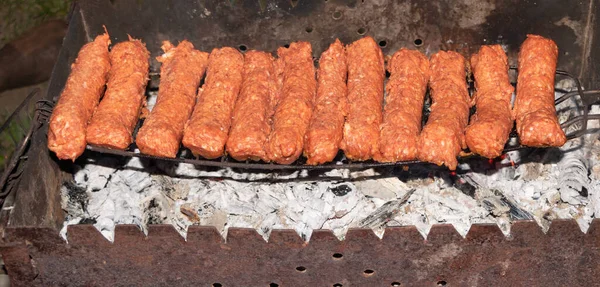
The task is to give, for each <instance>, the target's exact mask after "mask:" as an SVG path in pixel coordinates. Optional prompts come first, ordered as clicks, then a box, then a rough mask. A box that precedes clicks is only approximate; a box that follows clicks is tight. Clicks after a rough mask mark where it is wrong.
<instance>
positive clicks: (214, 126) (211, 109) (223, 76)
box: [183, 47, 244, 159]
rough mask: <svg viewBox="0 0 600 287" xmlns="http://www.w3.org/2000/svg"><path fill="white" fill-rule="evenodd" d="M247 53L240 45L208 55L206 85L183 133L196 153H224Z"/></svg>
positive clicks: (186, 143) (186, 141) (204, 155)
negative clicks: (244, 54)
mask: <svg viewBox="0 0 600 287" xmlns="http://www.w3.org/2000/svg"><path fill="white" fill-rule="evenodd" d="M243 67H244V56H242V54H241V53H240V52H238V51H237V50H236V49H233V48H229V47H226V48H222V49H214V50H213V51H212V52H211V53H210V56H209V58H208V68H207V71H206V79H205V81H204V85H203V86H202V88H201V89H200V90H199V91H198V102H197V103H196V106H195V107H194V112H193V113H192V117H191V118H190V120H189V121H188V123H187V125H186V127H185V130H184V133H183V145H184V146H185V147H187V148H189V149H190V150H191V151H192V153H193V154H194V155H200V156H202V157H204V158H208V159H213V158H217V157H220V156H222V155H223V153H224V151H225V143H226V142H227V136H228V134H229V128H230V126H231V115H232V112H233V107H234V105H235V100H236V99H237V96H238V94H239V92H240V87H241V86H242V69H243Z"/></svg>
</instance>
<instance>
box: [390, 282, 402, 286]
mask: <svg viewBox="0 0 600 287" xmlns="http://www.w3.org/2000/svg"><path fill="white" fill-rule="evenodd" d="M400 285H402V284H400V282H392V284H391V286H394V287H398V286H400Z"/></svg>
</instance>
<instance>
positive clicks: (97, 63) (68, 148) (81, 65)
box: [48, 33, 110, 161]
mask: <svg viewBox="0 0 600 287" xmlns="http://www.w3.org/2000/svg"><path fill="white" fill-rule="evenodd" d="M109 44H110V38H109V36H108V33H104V34H102V35H100V36H98V37H96V39H95V40H94V41H93V42H91V43H88V44H85V45H84V46H83V47H82V48H81V50H80V51H79V53H78V55H77V59H76V60H75V63H74V64H73V65H72V66H71V74H70V75H69V78H68V79H67V83H66V84H65V88H64V90H63V91H62V94H61V95H60V98H59V99H58V103H57V104H56V106H55V107H54V111H53V112H52V116H51V117H50V126H49V129H48V148H49V149H50V150H51V151H53V152H54V153H56V156H57V157H58V158H59V159H70V160H72V161H75V159H76V158H78V157H79V156H80V155H81V154H82V153H83V151H84V150H85V146H86V139H85V138H86V129H87V126H88V122H89V120H90V118H91V117H92V114H93V113H94V110H95V109H96V106H97V105H98V102H99V101H100V98H101V97H102V93H103V92H104V88H105V86H106V81H107V78H108V73H109V70H110V56H109V54H108V45H109Z"/></svg>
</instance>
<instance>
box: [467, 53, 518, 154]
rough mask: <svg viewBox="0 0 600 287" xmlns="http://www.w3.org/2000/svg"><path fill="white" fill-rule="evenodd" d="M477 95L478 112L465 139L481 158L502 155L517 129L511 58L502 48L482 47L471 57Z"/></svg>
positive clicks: (472, 119) (475, 98)
mask: <svg viewBox="0 0 600 287" xmlns="http://www.w3.org/2000/svg"><path fill="white" fill-rule="evenodd" d="M471 68H472V70H473V74H474V76H475V88H476V90H477V92H476V93H475V95H474V97H473V102H475V106H476V107H477V112H476V113H475V114H474V115H473V117H472V118H471V123H470V124H469V126H468V127H467V129H466V132H465V138H466V142H467V146H468V147H469V149H470V150H471V151H472V152H474V153H476V154H479V155H481V156H484V157H487V158H495V157H498V156H500V155H501V154H502V150H503V149H504V145H505V144H506V141H507V140H508V135H509V134H510V131H511V129H512V127H513V118H512V112H511V105H510V100H511V97H512V93H513V91H514V88H513V86H512V85H511V84H510V81H509V80H508V58H507V57H506V53H504V50H502V47H501V46H500V45H492V46H482V47H481V48H480V49H479V53H477V54H475V55H473V56H472V57H471Z"/></svg>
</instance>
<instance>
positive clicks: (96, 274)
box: [0, 219, 600, 286]
mask: <svg viewBox="0 0 600 287" xmlns="http://www.w3.org/2000/svg"><path fill="white" fill-rule="evenodd" d="M68 233H69V242H68V243H67V242H65V241H64V240H62V238H60V236H59V235H58V233H57V232H56V230H55V229H52V228H36V227H30V228H28V227H7V228H6V230H5V233H4V237H3V241H2V242H1V243H0V253H2V255H3V258H4V261H5V264H6V269H7V270H8V273H9V275H13V276H12V277H11V280H12V282H13V284H14V285H15V286H21V285H23V286H27V285H89V286H99V285H106V284H109V285H134V286H138V285H139V286H141V285H148V284H151V285H155V286H167V285H188V284H197V283H207V282H210V283H220V284H222V285H223V286H237V285H243V286H257V285H263V286H264V285H269V284H270V283H275V284H278V285H292V286H298V285H303V286H317V285H318V286H322V285H329V286H331V285H333V284H336V283H339V284H342V285H343V286H347V285H350V284H351V285H359V286H383V285H387V286H389V285H390V284H391V283H393V282H398V283H402V284H403V285H404V284H409V285H413V284H416V285H423V284H435V283H438V282H447V283H449V284H452V285H459V286H462V285H478V284H482V285H486V284H487V285H489V284H493V283H496V284H497V283H498V282H501V284H500V285H501V286H502V285H504V284H506V286H508V285H514V284H517V285H529V286H537V285H543V284H550V285H555V284H559V285H563V284H574V285H585V283H589V282H593V281H592V280H595V279H594V278H596V277H595V276H597V275H600V268H597V267H596V266H599V265H598V263H600V236H599V235H600V219H595V220H594V221H593V222H592V223H591V225H590V229H589V230H588V232H587V233H583V232H581V230H580V229H579V227H578V225H577V223H576V222H575V221H574V220H555V221H554V222H553V223H552V225H551V227H550V229H549V231H548V232H547V233H546V234H544V233H543V232H542V230H541V228H540V227H539V226H538V225H537V224H536V223H535V222H533V221H524V222H516V223H514V224H513V227H512V229H511V234H510V235H509V236H505V235H504V234H503V233H502V232H501V231H500V229H499V228H498V227H497V226H496V225H495V224H474V225H473V226H472V227H471V229H470V230H469V232H468V234H467V235H466V236H465V237H464V238H463V237H462V236H460V235H459V234H458V232H456V230H455V229H454V227H453V226H451V225H447V224H444V225H434V226H433V227H432V228H431V231H430V233H429V235H428V236H427V238H426V239H425V238H423V236H422V235H421V234H420V233H419V232H418V231H417V229H416V228H415V227H414V226H404V227H390V228H387V229H386V231H385V233H384V236H383V237H382V238H381V239H380V238H378V237H377V236H375V234H374V233H373V231H372V230H370V229H351V230H349V231H348V233H347V235H346V239H345V240H342V241H340V240H338V238H337V237H335V236H334V235H333V233H332V232H331V231H329V230H315V231H314V232H313V235H312V236H311V238H310V241H308V242H305V241H303V240H302V239H301V238H300V237H299V236H298V235H297V233H296V232H295V231H293V230H274V231H273V232H272V233H271V236H270V238H269V240H268V242H267V241H265V240H264V239H263V238H262V237H261V236H260V235H259V234H258V233H257V232H256V231H255V230H254V229H247V228H231V229H229V232H228V236H227V240H224V239H223V238H222V237H221V235H220V234H219V233H218V232H217V230H216V229H215V228H214V227H207V226H193V227H190V228H189V230H188V236H187V240H185V239H183V237H182V236H180V235H179V234H178V233H177V232H176V230H175V229H174V228H173V227H172V226H170V225H151V226H149V227H148V235H147V236H145V235H144V233H143V232H142V231H141V230H140V229H139V228H138V227H137V226H135V225H118V226H117V227H116V230H115V241H114V243H111V242H109V241H108V240H106V239H105V238H104V237H103V236H102V234H101V233H100V232H99V231H98V230H97V229H96V228H95V227H93V226H92V225H73V226H70V227H69V228H68ZM334 254H337V255H335V256H334ZM336 256H339V258H336ZM297 268H299V269H300V270H302V269H303V268H304V271H298V269H297ZM556 268H560V270H561V272H553V271H552V270H555V269H556ZM369 270H371V271H373V274H369V273H368V272H370V271H369ZM365 272H367V273H365ZM148 274H152V275H151V276H149V275H148ZM542 275H543V276H542ZM544 276H545V277H544ZM502 282H504V283H502Z"/></svg>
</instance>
